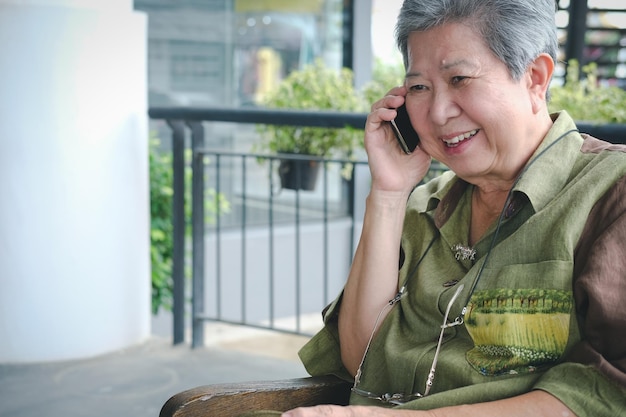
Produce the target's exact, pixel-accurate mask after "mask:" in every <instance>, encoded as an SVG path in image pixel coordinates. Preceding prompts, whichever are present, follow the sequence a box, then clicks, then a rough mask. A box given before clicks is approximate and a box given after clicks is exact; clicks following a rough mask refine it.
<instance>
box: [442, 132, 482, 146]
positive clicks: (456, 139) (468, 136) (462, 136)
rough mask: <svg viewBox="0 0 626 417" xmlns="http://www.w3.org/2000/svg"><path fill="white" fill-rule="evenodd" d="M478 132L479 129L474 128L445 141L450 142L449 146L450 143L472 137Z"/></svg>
mask: <svg viewBox="0 0 626 417" xmlns="http://www.w3.org/2000/svg"><path fill="white" fill-rule="evenodd" d="M476 133H478V129H474V130H472V131H470V132H467V133H464V134H462V135H459V136H455V137H453V138H452V139H449V140H446V141H444V142H446V144H448V146H450V145H456V144H457V143H459V142H461V141H464V140H465V139H467V138H471V137H472V136H474V135H475V134H476Z"/></svg>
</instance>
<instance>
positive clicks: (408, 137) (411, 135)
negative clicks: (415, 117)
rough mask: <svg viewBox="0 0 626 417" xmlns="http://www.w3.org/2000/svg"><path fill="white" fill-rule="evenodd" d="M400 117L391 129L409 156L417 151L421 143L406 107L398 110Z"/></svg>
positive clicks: (393, 121) (393, 122)
mask: <svg viewBox="0 0 626 417" xmlns="http://www.w3.org/2000/svg"><path fill="white" fill-rule="evenodd" d="M396 111H397V112H398V115H397V116H396V118H395V119H393V120H392V121H391V128H392V130H393V133H395V134H396V139H398V143H399V144H400V147H401V148H402V150H403V151H404V152H405V153H407V154H409V153H411V152H413V151H414V150H415V148H416V147H417V145H418V144H419V142H420V138H419V136H417V132H416V131H415V130H414V129H413V126H411V120H410V119H409V113H407V111H406V106H405V105H404V104H403V105H402V106H400V107H398V108H397V109H396Z"/></svg>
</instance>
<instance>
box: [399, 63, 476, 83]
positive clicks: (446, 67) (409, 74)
mask: <svg viewBox="0 0 626 417" xmlns="http://www.w3.org/2000/svg"><path fill="white" fill-rule="evenodd" d="M461 65H467V66H469V67H472V68H476V65H475V64H473V63H472V62H470V61H468V60H467V59H464V58H461V59H457V60H455V61H451V62H446V63H443V64H442V65H440V66H439V70H441V71H447V70H449V69H451V68H454V67H458V66H461ZM420 75H422V73H421V72H419V71H416V72H407V73H406V74H405V76H404V79H407V78H410V77H419V76H420Z"/></svg>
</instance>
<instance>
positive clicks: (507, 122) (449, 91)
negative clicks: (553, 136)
mask: <svg viewBox="0 0 626 417" xmlns="http://www.w3.org/2000/svg"><path fill="white" fill-rule="evenodd" d="M408 58H409V68H408V70H407V75H406V82H405V85H406V87H407V91H408V94H407V97H406V105H407V109H408V112H409V115H410V117H411V123H412V125H413V127H414V128H415V130H416V131H417V132H418V134H419V136H420V139H421V142H420V147H421V148H422V149H423V150H424V151H426V152H427V153H429V154H430V155H431V156H432V157H433V158H434V159H436V160H438V161H440V162H442V163H444V164H445V165H447V166H448V167H449V168H450V169H452V170H453V171H455V172H456V174H457V175H459V176H460V177H461V178H463V179H465V180H466V181H468V182H471V183H477V182H478V183H479V182H480V181H481V180H489V179H494V180H511V179H513V178H514V177H515V176H516V175H517V173H518V172H519V170H520V169H521V168H522V167H523V165H524V163H525V162H526V160H527V159H528V157H529V156H530V155H531V154H532V152H533V151H534V149H535V148H536V146H537V144H538V141H537V134H536V128H533V126H532V125H533V120H534V119H533V118H534V116H533V107H532V102H531V101H532V99H531V92H530V90H529V79H528V76H527V75H525V76H523V77H522V78H521V80H520V81H514V80H513V79H512V78H511V77H510V75H509V72H508V70H507V68H506V66H505V65H504V63H503V62H501V61H500V60H498V59H497V58H496V56H495V55H494V54H493V53H492V52H491V50H490V49H489V48H488V46H487V45H486V44H485V42H484V41H483V39H482V38H481V37H480V35H479V34H478V33H476V32H475V31H474V30H473V29H472V28H471V27H470V26H467V25H463V24H457V23H450V24H445V25H443V26H439V27H437V28H435V29H431V30H429V31H426V32H414V33H412V34H411V35H410V36H409V43H408ZM539 139H540V138H539Z"/></svg>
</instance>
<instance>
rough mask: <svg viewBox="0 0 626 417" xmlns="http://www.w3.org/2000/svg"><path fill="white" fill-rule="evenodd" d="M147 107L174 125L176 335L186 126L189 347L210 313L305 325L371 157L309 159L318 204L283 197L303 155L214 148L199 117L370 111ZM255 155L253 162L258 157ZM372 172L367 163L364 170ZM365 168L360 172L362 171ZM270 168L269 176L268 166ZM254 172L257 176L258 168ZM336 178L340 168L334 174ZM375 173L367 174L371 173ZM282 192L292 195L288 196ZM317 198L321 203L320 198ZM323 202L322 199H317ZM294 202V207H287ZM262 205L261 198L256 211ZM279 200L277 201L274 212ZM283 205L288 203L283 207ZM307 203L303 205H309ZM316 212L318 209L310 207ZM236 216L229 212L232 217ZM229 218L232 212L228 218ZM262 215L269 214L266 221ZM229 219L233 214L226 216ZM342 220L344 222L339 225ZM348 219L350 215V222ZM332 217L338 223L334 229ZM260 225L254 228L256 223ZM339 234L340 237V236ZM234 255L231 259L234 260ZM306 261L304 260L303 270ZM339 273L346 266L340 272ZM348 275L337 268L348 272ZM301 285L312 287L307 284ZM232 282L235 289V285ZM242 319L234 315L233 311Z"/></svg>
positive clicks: (585, 128)
mask: <svg viewBox="0 0 626 417" xmlns="http://www.w3.org/2000/svg"><path fill="white" fill-rule="evenodd" d="M149 115H150V117H151V118H152V119H163V120H166V121H167V123H168V125H169V126H170V128H171V129H172V152H173V168H174V179H173V181H174V196H173V199H174V202H173V208H174V210H173V226H174V232H173V233H174V239H173V242H174V253H173V272H172V274H173V281H174V304H173V316H174V322H173V336H174V343H181V342H183V341H184V331H185V319H184V317H185V294H186V291H185V272H184V271H185V262H186V261H185V224H186V221H185V198H184V190H185V173H184V172H185V158H184V151H185V138H186V136H187V132H191V148H192V151H193V152H192V154H193V158H192V163H191V164H192V172H193V175H192V221H191V223H192V238H191V243H192V260H191V266H192V268H191V269H192V291H191V297H192V308H191V310H192V311H191V315H192V326H191V327H192V346H200V345H202V344H203V343H204V330H203V329H204V322H205V321H207V320H211V321H220V322H227V323H234V324H243V325H247V326H252V327H263V328H269V329H274V330H279V331H287V332H294V333H302V328H301V326H300V322H299V317H300V313H301V312H302V305H301V304H302V302H303V301H306V300H305V299H304V298H310V297H311V291H309V292H308V293H307V294H308V296H307V297H304V296H303V291H304V292H306V291H307V288H308V289H310V287H311V285H313V286H315V287H316V288H317V291H320V292H321V293H322V296H321V299H320V300H318V303H317V304H316V305H317V307H316V311H317V309H318V308H319V307H321V306H323V305H324V304H325V303H326V302H327V301H328V297H329V296H334V295H336V294H337V288H330V287H331V281H330V280H329V276H332V271H329V262H328V259H329V257H330V256H331V254H332V255H336V252H341V253H343V255H345V259H344V260H343V261H342V262H343V265H344V266H345V268H346V270H347V268H348V267H349V263H350V261H351V256H352V253H353V248H354V238H355V234H356V233H355V225H356V223H357V222H356V213H355V189H356V188H357V177H358V175H355V174H354V172H358V167H359V166H362V165H364V164H365V162H364V161H353V160H346V159H322V158H313V160H315V161H317V162H319V163H321V164H322V166H323V169H322V181H321V185H320V187H321V193H322V195H321V196H320V198H319V199H318V200H316V202H315V203H312V200H311V199H310V198H307V199H306V200H307V202H306V204H304V205H303V204H301V203H302V199H303V193H301V191H299V190H295V191H288V192H284V193H283V194H282V195H281V196H278V195H277V194H276V190H277V189H278V188H277V186H276V182H275V178H274V177H273V175H272V174H271V172H273V171H274V168H275V167H276V165H277V164H278V163H279V159H282V158H287V159H291V160H299V159H302V158H304V157H301V156H296V155H291V156H284V155H283V156H279V155H262V154H253V153H240V152H231V151H227V150H215V149H210V148H208V147H207V146H206V145H205V129H204V125H203V122H235V123H244V124H250V123H253V124H256V123H258V124H281V125H292V126H324V127H332V128H341V127H345V126H350V127H354V128H363V126H364V125H365V119H366V117H367V115H366V114H360V113H350V114H343V113H330V112H302V111H286V110H261V109H213V108H203V109H200V108H151V109H150V111H149ZM579 127H580V130H581V131H582V132H587V133H590V134H592V135H594V136H596V137H599V138H603V139H606V140H609V141H611V142H614V143H624V141H625V139H626V135H625V134H624V132H625V127H624V125H589V124H580V125H579ZM207 158H210V159H211V162H212V164H211V165H210V167H211V168H212V169H213V170H212V171H211V172H212V175H207V167H206V163H205V162H206V159H207ZM252 161H254V162H252ZM258 161H265V165H264V166H265V169H266V170H267V171H263V172H265V173H266V174H263V175H268V183H267V187H266V189H265V195H264V196H263V195H260V194H262V192H261V190H260V188H262V187H258V186H256V185H253V186H250V184H249V180H248V178H249V177H250V171H252V170H253V169H252V167H255V168H257V172H256V176H257V177H258V175H259V174H258V172H259V171H258V164H256V162H258ZM346 165H354V166H355V169H353V175H351V176H350V177H349V179H348V180H341V182H340V184H341V186H340V188H341V189H342V191H341V198H339V199H338V201H335V203H334V205H332V204H329V202H330V200H329V198H328V191H329V184H330V177H329V172H331V171H332V169H330V168H331V167H333V166H334V167H336V168H335V169H334V172H335V173H337V172H338V171H339V170H340V169H339V168H338V167H345V166H346ZM432 169H433V170H435V171H440V170H442V169H443V167H442V166H440V165H434V166H433V168H432ZM364 170H365V171H367V169H364ZM362 172H363V171H362ZM267 173H269V174H267ZM237 175H238V176H239V177H240V181H239V185H238V187H239V191H238V193H237V195H238V197H236V199H237V201H234V203H236V204H234V207H235V208H236V209H235V210H233V212H232V213H229V214H226V213H223V212H221V210H220V203H219V201H218V200H219V198H220V195H221V193H222V189H221V187H222V184H223V182H224V181H223V179H224V177H229V183H231V184H232V183H233V178H234V177H235V176H237ZM253 176H254V175H253ZM335 177H336V175H335ZM206 178H210V179H211V181H212V184H211V186H212V188H213V189H214V190H215V198H216V202H215V204H214V206H215V208H216V213H215V222H214V223H213V224H206V223H205V203H206V201H207V197H206V195H205V189H206V188H207V187H206V185H207V184H206ZM367 178H369V177H367ZM252 188H253V189H254V191H255V193H256V195H255V196H252V193H251V192H250V191H251V189H252ZM286 194H289V195H288V196H287V195H286ZM320 201H321V203H320ZM251 203H254V204H255V205H256V209H255V214H256V218H257V220H258V219H259V218H262V221H261V224H262V228H263V230H265V231H266V232H267V235H266V236H265V237H264V239H266V240H265V242H266V243H265V244H264V246H265V249H267V253H266V255H267V263H266V265H265V266H264V269H265V270H266V272H265V273H263V274H267V279H266V284H267V286H266V288H265V289H263V290H259V291H258V292H257V293H256V295H263V296H264V297H265V298H266V307H267V314H265V315H264V316H263V317H262V320H261V321H260V320H259V318H258V316H257V317H256V318H254V319H250V317H249V316H250V315H251V314H252V313H250V312H249V311H248V300H249V299H250V298H251V297H249V295H250V291H254V290H250V288H259V286H258V283H254V282H252V280H250V269H251V268H252V267H251V265H250V256H249V254H250V253H251V251H252V252H253V254H257V253H254V250H252V249H251V248H250V247H249V245H250V243H249V239H248V238H247V236H248V235H249V232H250V230H249V226H248V224H249V223H250V221H249V220H250V218H251V217H252V216H251V214H252V210H251V209H250V208H249V206H250V205H251ZM315 204H317V205H315ZM289 205H291V206H290V207H288V206H289ZM259 206H262V207H261V208H260V209H259ZM276 207H279V208H281V209H280V210H277V209H276ZM286 207H287V208H286ZM303 207H304V208H306V209H307V210H305V211H303ZM286 211H287V212H289V214H290V216H291V217H288V218H285V212H286ZM311 213H313V214H311ZM229 218H230V219H229ZM228 219H229V220H228ZM263 219H264V220H263ZM226 220H228V221H226ZM342 220H343V221H344V223H343V224H342V226H341V227H344V229H346V230H347V232H346V233H345V234H344V235H347V236H348V238H347V240H345V241H344V244H343V250H337V249H332V250H331V249H330V247H329V241H335V240H337V239H336V237H335V236H333V237H330V235H329V234H330V233H331V231H332V230H333V227H336V225H337V224H340V223H341V221H342ZM337 222H339V223H337ZM346 222H347V223H346ZM331 223H332V226H333V227H331ZM286 224H290V225H291V227H292V232H293V238H294V240H293V247H294V251H293V259H291V260H290V261H291V262H292V264H291V266H290V268H292V269H291V274H293V279H294V281H293V283H292V284H285V283H283V282H277V281H276V267H277V265H276V263H275V260H276V258H277V257H278V258H280V255H281V254H280V253H279V252H280V249H277V248H276V247H275V245H276V239H275V233H276V230H277V227H278V226H280V227H285V225H286ZM312 224H317V225H321V232H319V233H318V234H319V235H320V236H321V239H322V244H321V245H318V246H319V248H321V253H317V254H316V255H315V257H316V259H318V260H319V264H320V265H321V266H320V268H321V270H322V271H321V275H322V279H321V282H318V283H313V284H311V283H309V282H308V281H307V280H303V279H302V276H301V273H302V270H303V262H302V259H301V256H302V255H303V253H307V252H310V249H303V247H302V246H303V243H302V242H303V240H302V236H301V233H302V230H303V228H305V227H311V225H312ZM237 225H238V227H239V238H240V248H239V250H238V252H239V260H238V262H236V264H237V265H238V266H239V268H240V269H239V277H240V279H239V280H238V281H239V283H238V284H237V285H235V286H233V279H232V277H231V276H228V274H227V279H223V278H222V276H223V275H224V274H223V269H224V267H229V268H232V265H224V264H223V263H224V261H223V258H224V252H225V250H224V248H223V246H222V243H223V242H222V240H223V235H224V233H225V231H226V233H230V234H232V233H234V230H235V229H236V228H237ZM207 230H208V231H209V232H211V235H212V236H213V237H214V245H215V247H214V251H213V255H212V256H213V266H214V267H215V274H214V278H213V279H212V280H211V284H212V290H213V292H212V294H213V296H214V298H213V303H212V310H213V311H210V312H209V311H208V307H209V306H207V305H206V304H205V298H206V297H205V289H206V288H205V282H206V280H207V278H206V277H205V272H206V256H207V248H206V246H205V243H206V239H207V237H206V231H207ZM255 230H256V231H257V232H258V229H255ZM339 240H341V239H339ZM231 263H232V262H231ZM305 269H306V268H305ZM339 273H341V274H342V273H343V272H342V271H340V272H339ZM254 274H255V278H256V279H257V280H258V279H259V275H263V274H261V273H260V272H259V269H258V268H257V269H255V270H254ZM343 278H345V275H342V276H341V279H342V280H343ZM289 285H291V291H292V292H291V293H290V294H291V295H287V296H286V297H284V298H286V299H288V301H289V302H293V303H294V308H293V316H294V318H295V320H296V323H295V326H294V327H292V328H291V329H285V328H282V327H280V326H276V323H275V318H276V317H277V315H278V316H281V317H282V316H284V314H278V313H277V312H276V310H277V302H278V301H284V300H282V299H281V300H277V298H276V297H277V292H276V287H281V288H282V287H286V286H289ZM303 287H306V288H304V289H303ZM233 288H234V290H233ZM224 298H226V300H227V303H226V304H227V306H226V307H227V310H229V311H228V312H227V313H224V307H225V306H224V303H223V302H222V301H223V299H224ZM234 307H237V308H236V309H237V310H238V313H236V314H235V313H233V309H234ZM233 317H236V318H233Z"/></svg>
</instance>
